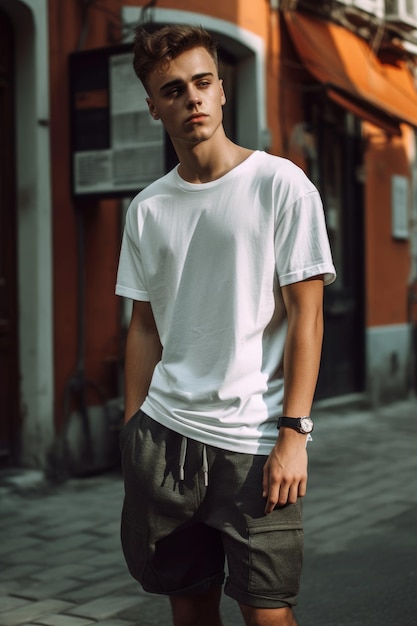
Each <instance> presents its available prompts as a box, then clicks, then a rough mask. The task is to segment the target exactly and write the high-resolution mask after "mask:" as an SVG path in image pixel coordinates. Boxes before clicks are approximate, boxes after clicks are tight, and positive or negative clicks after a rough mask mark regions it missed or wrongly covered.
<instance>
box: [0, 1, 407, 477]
mask: <svg viewBox="0 0 417 626" xmlns="http://www.w3.org/2000/svg"><path fill="white" fill-rule="evenodd" d="M138 22H142V23H149V22H151V23H152V24H154V25H155V26H158V25H162V24H168V23H193V24H201V25H203V26H204V27H205V28H207V29H208V30H209V31H210V32H212V33H213V34H214V35H215V37H216V38H217V40H218V42H219V46H220V52H221V54H220V72H221V75H222V77H223V78H224V83H225V88H226V95H227V104H226V107H225V126H226V129H227V132H228V134H229V136H230V137H231V138H232V139H234V140H235V141H237V142H238V143H240V144H243V145H246V146H247V147H250V148H254V149H255V148H256V149H261V150H267V151H270V152H271V153H273V154H279V155H281V156H284V157H288V158H290V159H292V160H294V161H295V162H296V163H297V164H299V165H300V166H301V167H303V169H305V171H306V172H307V174H308V175H309V176H310V177H311V178H312V179H313V181H314V182H315V183H316V184H317V186H318V188H319V190H320V192H321V194H322V197H323V201H324V206H325V211H326V219H327V224H328V229H329V235H330V239H331V244H332V249H333V254H334V258H335V263H336V266H337V270H338V280H337V281H336V282H335V283H334V285H331V286H330V287H328V288H327V289H326V296H325V322H326V336H325V342H324V349H323V365H322V369H321V373H320V379H319V384H318V389H317V399H318V400H320V401H322V402H335V401H337V400H339V401H343V402H344V401H346V400H348V399H352V398H359V399H363V400H365V401H367V402H369V403H372V404H373V405H378V404H380V403H384V402H387V401H391V400H393V399H398V398H401V397H404V396H405V395H406V394H407V393H409V392H410V390H413V389H414V388H415V379H416V376H415V367H414V361H415V349H416V348H415V335H416V334H415V325H416V319H415V318H416V316H417V309H416V304H415V292H416V289H415V283H416V279H417V226H416V224H417V183H416V181H417V164H416V163H417V160H416V141H415V127H417V89H416V76H417V73H416V67H417V61H416V59H417V0H408V1H405V0H391V1H389V0H385V1H384V0H343V1H342V0H323V1H322V2H313V1H302V0H300V1H296V0H283V1H278V0H256V1H253V0H230V1H229V2H227V3H226V2H218V1H216V0H213V1H212V2H211V3H206V2H202V1H201V0H153V1H151V2H147V3H144V2H139V1H135V0H93V1H86V0H49V1H48V0H0V50H1V60H0V108H1V115H0V124H1V145H0V151H1V158H0V183H1V184H0V220H1V222H0V224H1V229H0V233H1V235H0V236H1V246H0V250H1V257H0V289H1V299H0V303H1V305H0V306H1V309H0V310H1V324H0V375H1V378H0V462H3V463H4V464H6V463H8V464H16V463H19V464H23V465H27V466H33V467H47V466H48V465H52V466H53V467H54V468H55V469H56V471H58V470H59V468H60V467H61V468H64V469H65V467H66V466H68V465H70V466H71V467H72V468H73V469H74V470H75V471H80V472H82V471H91V470H94V469H97V468H100V467H104V466H106V464H108V463H110V462H111V459H112V458H113V455H114V454H115V452H114V434H115V433H116V432H117V428H118V423H119V418H120V409H121V402H122V401H121V398H122V386H123V380H122V379H123V377H122V368H123V345H124V336H125V330H126V319H127V317H128V313H129V312H128V310H127V307H126V304H124V303H122V302H121V301H120V300H119V299H118V298H116V297H115V296H114V283H115V275H116V269H117V261H118V252H119V246H120V238H121V232H122V227H123V215H124V210H125V207H126V203H127V201H128V199H129V197H131V196H133V195H134V193H135V192H136V191H138V190H139V189H140V188H141V187H142V186H144V185H145V184H147V182H150V181H151V180H153V179H154V178H155V177H156V176H157V175H159V174H161V173H163V172H165V171H167V169H169V168H170V167H171V166H172V165H173V164H174V163H175V155H174V154H173V152H172V148H171V146H170V144H169V141H168V139H167V137H166V136H165V135H164V133H163V130H162V129H161V128H160V127H155V126H154V125H152V123H151V122H150V121H149V116H148V115H147V112H146V107H145V106H144V101H143V93H142V92H141V88H140V85H139V83H138V81H137V80H136V79H135V78H134V76H133V75H132V70H131V67H130V60H129V42H130V41H131V39H132V35H133V30H134V27H135V25H136V24H137V23H138ZM126 55H127V56H126ZM57 468H58V469H57Z"/></svg>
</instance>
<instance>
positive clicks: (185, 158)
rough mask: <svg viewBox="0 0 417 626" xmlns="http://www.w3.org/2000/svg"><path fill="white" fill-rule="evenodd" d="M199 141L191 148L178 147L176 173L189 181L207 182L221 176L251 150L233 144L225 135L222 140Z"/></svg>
mask: <svg viewBox="0 0 417 626" xmlns="http://www.w3.org/2000/svg"><path fill="white" fill-rule="evenodd" d="M210 143H211V142H210V141H207V142H201V143H199V144H197V145H195V146H193V147H192V148H191V150H189V149H188V150H187V149H184V150H183V149H178V150H177V152H178V157H179V160H180V164H179V167H178V173H179V175H180V176H181V178H183V179H184V180H186V181H187V182H189V183H194V184H199V183H208V182H211V181H213V180H217V179H218V178H221V177H222V176H224V175H225V174H227V173H228V172H230V170H232V169H233V168H235V167H236V166H237V165H239V164H240V163H242V162H243V161H244V160H245V159H247V158H248V156H249V155H250V154H251V153H252V152H253V150H249V149H248V148H243V147H242V146H238V145H236V144H234V143H233V142H232V141H230V140H229V139H227V137H225V140H224V141H221V142H216V146H215V147H213V145H210Z"/></svg>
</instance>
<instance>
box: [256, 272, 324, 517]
mask: <svg viewBox="0 0 417 626" xmlns="http://www.w3.org/2000/svg"><path fill="white" fill-rule="evenodd" d="M282 295H283V299H284V304H285V308H286V310H287V315H288V334H287V340H286V344H285V352H284V405H283V415H286V416H288V417H301V416H303V415H310V411H311V405H312V402H313V396H314V391H315V388H316V383H317V376H318V372H319V366H320V357H321V349H322V341H323V277H322V276H315V277H313V278H312V279H309V280H306V281H302V282H298V283H294V284H292V285H287V286H286V287H283V288H282ZM306 487H307V451H306V435H302V434H300V433H298V432H297V431H295V430H293V429H292V428H281V429H280V431H279V435H278V439H277V443H276V444H275V446H274V448H273V450H272V452H271V454H270V455H269V457H268V460H267V462H266V464H265V467H264V477H263V496H264V497H265V498H266V499H267V502H266V507H265V513H270V512H271V511H272V510H273V509H274V507H275V506H276V505H277V504H279V505H284V504H287V503H294V502H296V500H297V497H298V496H304V495H305V493H306Z"/></svg>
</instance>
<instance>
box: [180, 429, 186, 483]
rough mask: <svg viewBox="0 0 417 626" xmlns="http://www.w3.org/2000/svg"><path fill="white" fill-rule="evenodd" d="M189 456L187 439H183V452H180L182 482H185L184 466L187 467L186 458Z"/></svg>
mask: <svg viewBox="0 0 417 626" xmlns="http://www.w3.org/2000/svg"><path fill="white" fill-rule="evenodd" d="M186 455H187V437H183V438H182V439H181V450H180V480H184V477H185V473H184V465H185V457H186Z"/></svg>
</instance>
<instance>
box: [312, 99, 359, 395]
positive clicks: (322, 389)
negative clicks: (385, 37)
mask: <svg viewBox="0 0 417 626" xmlns="http://www.w3.org/2000/svg"><path fill="white" fill-rule="evenodd" d="M309 116H310V124H311V126H312V132H313V134H314V137H315V145H316V158H315V159H314V164H313V162H312V164H311V165H312V167H311V171H310V175H311V177H312V178H313V180H314V182H315V183H316V185H317V186H318V188H319V190H320V193H321V195H322V199H323V204H324V207H325V212H326V221H327V227H328V232H329V237H330V243H331V247H332V253H333V258H334V263H335V266H336V271H337V280H336V282H335V283H333V284H332V285H330V286H328V287H326V289H325V299H324V312H325V337H324V345H323V358H322V365H321V370H320V375H319V381H318V386H317V392H316V399H323V398H331V397H336V396H341V395H347V394H352V393H358V392H361V391H363V390H364V389H365V362H364V359H365V320H364V190H363V182H362V181H361V176H360V173H361V171H362V144H361V135H360V121H359V119H358V118H356V117H354V116H353V115H352V114H351V113H348V112H346V111H345V110H344V109H342V108H341V107H338V106H337V105H335V104H333V103H332V102H330V101H329V100H327V99H321V98H318V99H317V101H316V102H314V101H313V103H311V104H310V107H309ZM313 165H314V167H313Z"/></svg>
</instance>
